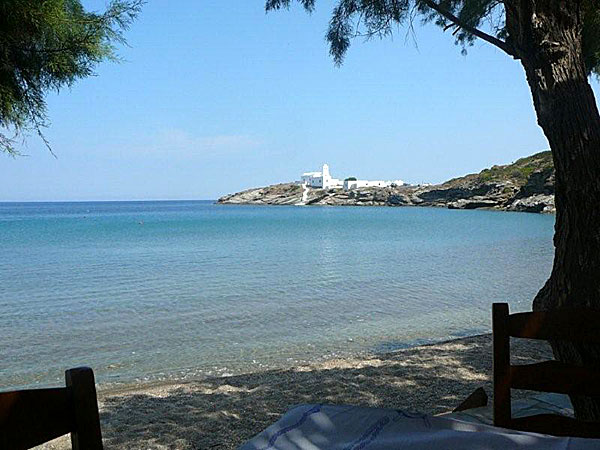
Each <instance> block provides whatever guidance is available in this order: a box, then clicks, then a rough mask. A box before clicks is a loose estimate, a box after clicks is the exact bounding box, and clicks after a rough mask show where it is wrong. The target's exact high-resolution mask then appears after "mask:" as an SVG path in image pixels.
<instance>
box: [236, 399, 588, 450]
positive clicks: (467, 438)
mask: <svg viewBox="0 0 600 450" xmlns="http://www.w3.org/2000/svg"><path fill="white" fill-rule="evenodd" d="M316 449H330V450H363V449H365V450H391V449H408V450H430V449H444V450H446V449H452V450H454V449H465V450H508V449H527V450H538V449H539V450H542V449H543V450H588V449H590V450H591V449H600V439H583V438H568V437H564V438H561V437H553V436H547V435H542V434H536V433H523V432H519V431H512V430H507V429H503V428H496V427H492V426H488V425H481V424H474V423H468V422H463V421H460V420H456V419H448V418H444V417H437V416H426V415H417V414H409V413H405V412H403V411H400V410H394V409H383V408H361V407H356V406H339V405H300V406H296V407H294V408H292V409H290V410H289V411H288V412H286V413H285V414H284V415H283V416H282V417H281V419H279V420H278V421H277V422H275V423H274V424H273V425H271V426H270V427H268V428H267V429H266V430H264V431H263V432H261V433H259V434H258V435H257V436H255V437H254V438H252V439H251V440H250V441H248V442H247V443H245V444H244V445H243V446H242V447H240V450H316Z"/></svg>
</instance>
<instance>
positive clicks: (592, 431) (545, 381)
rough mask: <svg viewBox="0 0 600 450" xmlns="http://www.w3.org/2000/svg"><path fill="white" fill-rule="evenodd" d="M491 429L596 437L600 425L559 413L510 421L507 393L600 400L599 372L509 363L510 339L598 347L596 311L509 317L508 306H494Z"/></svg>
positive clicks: (599, 320)
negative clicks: (591, 343)
mask: <svg viewBox="0 0 600 450" xmlns="http://www.w3.org/2000/svg"><path fill="white" fill-rule="evenodd" d="M492 329H493V336H494V337H493V349H494V350H493V351H494V359H493V367H494V425H495V426H498V427H503V428H511V429H515V430H521V431H532V432H536V433H543V434H551V435H555V436H578V437H595V438H598V437H600V422H585V421H582V420H577V419H573V418H570V417H565V416H560V415H557V414H538V415H533V416H527V417H519V418H513V417H512V416H511V402H510V390H511V388H512V389H527V390H533V391H539V392H556V393H561V394H574V395H583V396H598V395H600V372H599V371H597V370H592V369H590V368H586V367H579V366H574V365H570V364H565V363H562V362H559V361H544V362H539V363H535V364H522V365H515V366H512V365H511V364H510V337H517V338H527V339H540V340H565V341H571V342H594V343H600V312H599V311H593V310H576V309H569V310H567V309H561V310H556V311H537V312H526V313H517V314H510V315H509V313H508V304H507V303H494V304H493V306H492Z"/></svg>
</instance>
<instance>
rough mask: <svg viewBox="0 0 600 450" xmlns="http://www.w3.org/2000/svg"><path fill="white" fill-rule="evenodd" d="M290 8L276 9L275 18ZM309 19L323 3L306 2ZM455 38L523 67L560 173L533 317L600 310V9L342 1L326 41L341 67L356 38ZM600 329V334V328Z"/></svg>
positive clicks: (555, 2) (526, 1)
mask: <svg viewBox="0 0 600 450" xmlns="http://www.w3.org/2000/svg"><path fill="white" fill-rule="evenodd" d="M290 1H291V0H267V2H266V9H267V11H269V10H275V9H280V8H287V7H289V5H290ZM298 1H299V2H300V3H301V4H302V5H303V6H304V8H305V9H306V10H307V11H309V12H310V11H312V10H313V8H314V7H315V0H298ZM416 20H421V21H422V22H430V23H434V24H435V25H438V26H439V27H441V28H442V29H443V30H444V31H448V30H451V31H452V35H453V36H454V38H455V40H456V43H457V44H459V45H460V46H462V49H463V51H466V49H467V48H468V47H469V46H470V45H472V43H473V42H474V41H475V40H477V39H481V40H483V41H485V42H487V43H489V44H491V45H494V46H495V47H497V48H499V49H501V50H502V51H503V52H504V53H506V54H507V55H508V56H510V57H512V58H515V59H516V60H518V61H519V62H520V63H521V64H522V66H523V68H524V69H525V74H526V77H527V83H528V84H529V87H530V90H531V95H532V99H533V105H534V107H535V111H536V114H537V121H538V124H539V126H540V127H541V128H542V130H543V132H544V134H545V135H546V138H547V139H548V142H549V144H550V148H551V150H552V157H553V160H554V166H555V168H556V194H555V201H556V210H557V213H556V226H555V235H554V245H555V257H554V266H553V269H552V273H551V275H550V278H549V279H548V281H547V282H546V284H545V285H544V287H543V288H542V289H541V290H540V292H539V293H538V294H537V296H536V297H535V299H534V301H533V308H534V309H537V310H540V309H558V308H564V307H576V306H577V307H588V308H593V309H600V115H599V114H598V107H597V105H596V100H595V98H594V94H593V92H592V89H591V86H590V84H589V77H590V76H591V75H592V74H594V73H595V74H599V73H600V2H598V1H597V0H562V1H561V0H543V1H540V0H503V1H501V0H338V3H337V4H336V6H335V8H334V10H333V14H332V17H331V21H330V23H329V29H328V31H327V40H328V42H329V44H330V53H331V55H332V57H333V59H334V61H335V63H336V64H341V63H342V61H343V58H344V55H345V54H346V52H347V50H348V47H349V46H350V43H351V39H352V38H353V37H355V36H367V37H373V36H379V37H384V36H387V35H389V34H391V32H392V30H393V28H394V27H396V26H399V25H404V26H412V24H413V23H414V21H416ZM599 326H600V324H599ZM552 346H553V350H554V353H555V356H556V357H557V358H558V359H559V360H562V361H565V362H571V363H575V364H583V363H585V364H592V365H596V366H600V347H598V346H593V347H589V346H588V347H585V346H581V345H574V344H570V343H564V342H563V343H557V342H555V343H552ZM572 400H573V404H574V407H575V413H576V415H577V417H579V418H582V419H588V420H600V401H598V400H594V399H590V398H583V397H572Z"/></svg>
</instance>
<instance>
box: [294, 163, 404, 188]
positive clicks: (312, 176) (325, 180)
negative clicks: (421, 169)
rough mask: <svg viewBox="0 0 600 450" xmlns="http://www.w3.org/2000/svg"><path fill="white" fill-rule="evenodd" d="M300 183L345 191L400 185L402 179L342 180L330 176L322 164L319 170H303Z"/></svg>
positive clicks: (327, 168) (326, 167)
mask: <svg viewBox="0 0 600 450" xmlns="http://www.w3.org/2000/svg"><path fill="white" fill-rule="evenodd" d="M300 184H302V185H304V186H309V187H312V188H320V189H332V188H341V187H343V188H344V189H345V190H346V191H348V190H351V189H360V188H365V187H389V186H402V185H403V184H404V181H402V180H394V181H382V180H344V181H341V180H339V179H337V178H332V177H331V174H330V173H329V166H328V165H327V164H323V170H322V171H321V172H305V173H303V174H302V177H301V178H300Z"/></svg>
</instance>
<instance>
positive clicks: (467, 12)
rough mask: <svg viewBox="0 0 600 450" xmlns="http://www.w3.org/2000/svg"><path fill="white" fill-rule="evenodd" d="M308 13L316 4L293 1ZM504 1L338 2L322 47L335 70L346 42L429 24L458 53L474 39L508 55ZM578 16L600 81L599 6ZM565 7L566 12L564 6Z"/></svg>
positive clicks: (589, 4) (276, 3) (589, 63)
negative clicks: (446, 35) (449, 39)
mask: <svg viewBox="0 0 600 450" xmlns="http://www.w3.org/2000/svg"><path fill="white" fill-rule="evenodd" d="M291 1H292V0H267V2H266V9H267V11H270V10H275V9H281V8H289V6H290V3H291ZM297 1H298V3H300V4H301V5H302V6H303V7H304V8H305V9H306V10H307V11H308V12H311V11H313V9H314V7H315V0H297ZM505 3H506V2H505V1H501V0H337V3H336V5H335V7H334V9H333V13H332V16H331V20H330V22H329V28H328V30H327V34H326V37H327V41H328V42H329V51H330V54H331V55H332V57H333V59H334V61H335V63H336V64H338V65H339V64H341V63H342V62H343V60H344V56H345V54H346V51H347V50H348V48H349V47H350V43H351V40H352V39H353V38H356V37H364V38H367V39H370V38H373V37H379V38H383V37H386V36H389V35H391V34H392V32H393V31H394V30H395V29H396V28H398V27H399V26H406V27H407V29H408V30H409V31H410V30H412V27H413V24H414V22H415V20H419V21H420V22H421V23H428V22H431V23H434V24H436V25H438V26H439V27H441V28H443V30H444V31H447V30H451V31H452V35H453V36H454V38H455V42H456V44H457V45H460V46H461V47H462V51H463V53H465V52H466V49H467V47H468V46H470V45H473V42H474V41H475V39H476V38H477V37H480V38H482V39H485V40H487V41H488V42H491V43H492V44H494V45H496V46H498V47H500V48H502V49H503V50H505V51H507V52H509V53H510V49H509V47H510V46H509V45H507V43H506V42H505V40H506V38H507V30H506V23H505V17H506V15H505V10H504V4H505ZM573 3H577V4H578V6H575V5H574V6H573V7H581V10H582V11H583V14H582V17H583V18H584V30H583V53H584V58H585V62H586V67H587V69H588V71H589V72H590V73H592V72H594V73H596V74H598V75H600V2H598V0H581V1H580V2H573ZM566 7H570V6H566Z"/></svg>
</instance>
